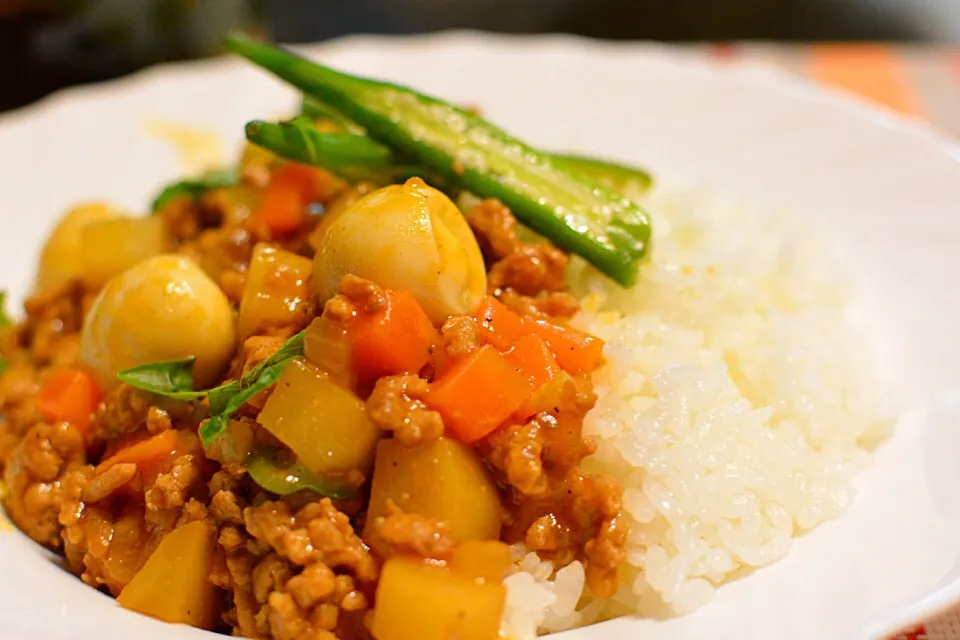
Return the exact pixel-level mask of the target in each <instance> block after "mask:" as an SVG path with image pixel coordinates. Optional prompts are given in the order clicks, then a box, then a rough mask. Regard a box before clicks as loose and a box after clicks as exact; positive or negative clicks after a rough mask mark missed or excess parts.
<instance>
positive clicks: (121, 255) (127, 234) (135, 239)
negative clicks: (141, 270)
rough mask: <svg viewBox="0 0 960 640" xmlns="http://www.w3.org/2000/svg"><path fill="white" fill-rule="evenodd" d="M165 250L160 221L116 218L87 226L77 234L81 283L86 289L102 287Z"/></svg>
mask: <svg viewBox="0 0 960 640" xmlns="http://www.w3.org/2000/svg"><path fill="white" fill-rule="evenodd" d="M166 248H167V234H166V229H165V228H164V223H163V219H162V218H160V217H150V218H118V219H116V220H103V221H100V222H94V223H91V224H88V225H87V226H86V227H84V228H83V231H82V232H81V234H80V259H81V260H82V262H83V279H84V280H85V281H86V282H87V283H88V284H90V285H93V286H96V287H99V286H102V285H103V284H105V283H106V282H107V280H109V279H110V278H112V277H114V276H115V275H117V274H119V273H122V272H124V271H126V270H127V269H129V268H130V267H132V266H133V265H135V264H137V263H138V262H142V261H143V260H146V259H147V258H152V257H153V256H157V255H160V254H161V253H163V252H164V250H166Z"/></svg>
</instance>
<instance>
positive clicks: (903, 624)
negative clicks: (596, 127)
mask: <svg viewBox="0 0 960 640" xmlns="http://www.w3.org/2000/svg"><path fill="white" fill-rule="evenodd" d="M451 46H458V47H467V48H470V47H474V48H476V47H492V48H501V47H505V46H506V47H510V48H512V49H516V48H518V47H529V48H531V49H536V50H541V51H542V50H543V49H547V48H557V49H568V50H576V51H578V52H586V54H587V55H602V56H610V55H622V54H623V53H625V52H626V53H629V54H630V55H638V56H644V57H647V58H650V57H653V58H657V60H658V62H660V63H663V64H665V65H669V66H673V67H677V68H693V69H710V70H712V71H714V72H716V71H718V70H719V71H721V72H723V73H731V74H734V75H743V76H744V77H746V78H747V79H750V80H752V81H755V82H761V83H762V84H763V85H764V87H765V88H766V89H768V90H770V91H775V92H778V93H781V94H787V95H789V96H790V97H791V98H794V99H798V100H802V101H805V102H812V103H818V104H821V105H825V106H826V107H828V108H831V109H835V110H836V109H839V110H842V111H845V112H847V113H848V114H849V116H850V117H856V118H858V119H861V120H868V121H870V122H871V123H872V124H873V125H874V126H876V127H878V128H881V129H884V130H887V131H893V132H896V133H897V134H898V135H908V136H911V137H913V138H915V139H916V140H918V141H921V142H923V143H924V144H926V145H928V146H929V147H930V148H931V149H932V150H933V151H935V152H938V153H941V154H942V155H944V156H946V158H948V159H949V161H951V162H953V163H956V164H958V165H960V141H958V140H956V139H954V138H952V137H950V136H949V135H947V134H945V133H943V132H941V131H939V130H937V129H935V128H934V127H932V126H931V125H929V124H927V123H926V122H924V121H921V120H916V119H911V118H908V117H905V116H903V115H901V114H898V113H896V112H894V111H892V110H889V109H887V108H885V107H883V106H881V105H878V104H876V103H873V102H871V101H869V100H867V99H864V98H860V97H858V96H854V95H851V94H848V93H845V92H843V91H841V90H838V89H834V88H832V87H825V86H823V85H819V84H816V83H814V82H813V81H811V80H808V79H805V78H803V77H800V76H798V75H793V74H790V73H788V72H786V71H783V70H781V69H778V68H776V67H775V66H773V65H771V64H767V63H762V62H758V61H755V60H751V59H749V58H743V59H740V58H738V59H734V60H733V61H718V60H710V59H708V58H707V57H706V56H705V55H704V53H703V51H702V50H700V51H698V50H696V49H693V48H691V47H689V46H684V45H673V44H664V43H656V42H648V41H642V42H636V41H600V40H595V39H591V38H586V37H582V36H575V35H569V34H538V35H517V34H494V33H487V32H481V31H475V30H463V29H458V30H447V31H441V32H437V33H432V34H425V35H369V34H359V35H351V36H345V37H341V38H336V39H331V40H328V41H324V42H319V43H307V44H302V43H301V44H294V45H291V48H292V49H293V50H295V51H298V52H301V53H304V54H307V55H309V56H311V57H318V56H322V55H324V54H326V53H329V52H331V51H335V50H337V49H341V48H342V49H361V48H366V47H374V48H381V47H390V48H397V47H402V48H404V49H407V50H411V49H432V48H436V47H451ZM239 66H243V63H242V62H240V61H237V60H235V59H233V58H231V57H229V56H227V55H219V56H215V57H212V58H208V59H202V60H193V61H181V62H169V63H163V64H158V65H153V66H150V67H147V68H145V69H142V70H139V71H136V72H134V73H131V74H128V75H125V76H122V77H120V78H116V79H112V80H108V81H105V82H101V83H95V84H87V85H80V86H74V87H69V88H65V89H60V90H57V91H55V92H53V93H51V94H49V95H47V96H44V97H43V98H41V99H39V100H37V101H35V102H33V103H31V104H28V105H25V106H23V107H19V108H17V109H13V110H11V111H9V112H6V113H4V114H0V128H6V127H9V126H23V123H24V121H29V120H31V119H34V118H36V117H38V116H40V115H42V114H43V113H44V112H45V111H53V110H57V109H59V108H61V107H62V106H63V105H66V104H69V103H71V102H74V101H78V100H79V101H89V100H102V99H109V97H110V95H111V94H113V93H126V92H130V91H136V90H137V87H138V85H140V84H149V83H151V82H154V81H155V80H156V79H159V78H162V77H168V76H171V75H176V74H183V73H187V74H189V73H210V72H214V71H216V70H218V69H225V68H229V67H239ZM958 602H960V581H956V582H953V583H950V584H947V585H944V586H942V587H940V588H939V589H937V590H936V591H935V592H933V593H931V594H929V595H928V596H926V597H923V598H921V599H919V600H917V601H915V602H913V603H912V604H910V605H908V606H906V607H903V608H902V609H901V610H899V611H897V612H896V613H894V614H891V615H890V616H888V617H886V618H884V619H881V620H877V621H875V622H873V623H871V624H870V625H868V626H867V627H865V628H864V629H863V630H862V631H861V633H860V635H859V637H860V638H862V639H863V640H868V639H869V640H877V639H879V638H883V637H886V636H888V635H889V634H891V633H896V632H897V631H899V630H901V629H904V628H908V627H910V626H912V625H915V624H917V623H919V622H921V621H923V620H925V619H929V618H930V617H932V616H935V615H937V614H939V613H942V612H944V611H945V610H947V609H949V608H951V607H953V606H956V605H957V603H958ZM616 622H617V620H613V621H609V622H605V623H600V624H599V625H591V627H588V628H593V629H601V628H604V627H606V626H607V625H612V624H616ZM560 637H567V636H560Z"/></svg>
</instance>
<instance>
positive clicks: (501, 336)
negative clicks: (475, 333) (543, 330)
mask: <svg viewBox="0 0 960 640" xmlns="http://www.w3.org/2000/svg"><path fill="white" fill-rule="evenodd" d="M473 317H474V318H475V319H476V320H477V325H479V327H480V331H479V334H480V338H481V339H482V340H483V341H484V342H487V343H489V344H492V345H493V346H495V347H496V348H497V349H500V350H501V351H502V350H504V349H509V348H510V347H512V346H513V344H514V343H515V342H516V341H517V340H519V339H520V337H521V336H523V335H524V334H527V333H529V331H528V330H527V329H526V327H524V326H523V319H522V318H521V317H520V316H519V315H517V314H516V313H514V312H513V311H511V310H510V309H508V308H507V306H506V305H504V304H503V303H502V302H500V301H499V300H497V299H496V298H494V297H493V296H487V298H486V299H485V300H484V301H483V304H482V305H480V309H478V310H477V312H476V313H475V314H474V316H473Z"/></svg>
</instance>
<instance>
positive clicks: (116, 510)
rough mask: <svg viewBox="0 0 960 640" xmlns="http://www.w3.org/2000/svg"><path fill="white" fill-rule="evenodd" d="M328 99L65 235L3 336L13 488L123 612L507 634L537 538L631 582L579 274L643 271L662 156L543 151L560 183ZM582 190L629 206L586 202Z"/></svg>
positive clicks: (339, 633)
mask: <svg viewBox="0 0 960 640" xmlns="http://www.w3.org/2000/svg"><path fill="white" fill-rule="evenodd" d="M234 45H235V46H236V47H240V46H244V42H243V41H241V40H237V41H236V42H235V43H234ZM248 45H249V43H248ZM249 46H253V45H249ZM241 52H242V51H241ZM248 57H249V56H248ZM281 75H282V74H281ZM284 77H286V76H284ZM344 77H346V76H344ZM287 79H288V80H289V79H290V78H289V77H287ZM337 90H338V91H340V92H341V94H343V95H346V96H347V98H351V99H353V100H354V101H355V102H356V103H359V102H361V101H362V99H364V98H363V95H360V94H362V92H360V91H358V92H356V94H357V95H360V97H359V98H358V97H356V96H351V95H348V94H349V91H345V90H344V89H343V88H342V87H339V88H337ZM389 90H390V91H394V92H399V91H401V89H399V88H396V87H392V86H390V87H389ZM384 91H387V89H384ZM317 93H318V95H319V97H320V98H324V99H325V100H326V101H328V102H332V103H336V102H337V101H336V99H335V98H336V96H335V95H334V94H333V93H331V94H326V93H324V92H322V91H318V92H317ZM337 95H340V94H337ZM411 95H414V96H417V97H418V99H419V94H412V93H411ZM315 97H316V96H311V97H310V98H309V99H308V100H307V101H305V103H304V110H303V113H302V114H301V115H300V116H298V118H296V119H295V120H294V121H290V122H287V123H280V124H270V123H251V125H250V126H248V129H247V136H248V139H250V140H251V141H253V142H251V143H248V144H247V146H246V147H245V149H244V151H243V154H242V157H241V158H240V159H239V162H238V165H237V167H233V168H228V169H226V170H223V171H219V172H211V173H210V174H207V175H205V176H201V177H197V178H191V179H189V180H185V181H182V182H179V183H177V184H175V185H171V187H170V188H168V189H166V190H164V192H163V193H162V194H161V195H160V197H158V198H157V200H156V202H155V203H154V207H153V208H154V211H153V213H152V215H148V216H131V215H129V214H127V213H125V212H123V211H120V210H118V209H116V208H114V207H112V206H110V205H108V204H105V203H98V202H93V203H86V204H83V205H81V206H78V207H77V208H74V209H73V210H71V211H69V212H68V213H67V214H66V215H65V216H64V217H63V218H62V219H61V220H60V221H59V223H58V224H57V225H56V226H55V228H54V229H53V230H52V232H51V235H50V236H49V238H48V240H47V242H46V245H45V247H44V250H43V253H42V255H41V257H40V264H39V269H38V273H37V279H36V287H35V290H34V292H33V293H32V295H31V296H30V297H29V298H28V299H27V300H26V302H25V305H24V309H25V317H24V318H23V320H22V321H20V322H18V323H14V324H12V325H10V326H9V327H7V328H6V329H4V330H3V331H2V334H0V335H2V344H0V353H2V356H3V359H4V367H5V370H4V372H3V374H2V377H0V406H2V412H3V418H4V420H3V422H2V423H0V468H2V471H3V476H2V477H3V481H4V484H5V498H4V506H5V508H6V511H7V513H8V514H9V516H10V517H11V518H12V520H13V521H14V522H15V524H16V525H17V526H18V527H19V528H20V529H21V530H22V531H23V532H24V533H26V534H27V535H28V536H30V537H31V538H32V539H34V540H36V541H37V542H39V543H40V544H43V545H45V546H47V547H49V548H50V549H53V550H56V551H58V552H59V553H62V555H63V556H64V558H65V560H66V564H67V566H68V567H69V569H70V570H71V571H72V572H73V573H75V574H76V575H77V576H79V577H80V579H82V580H83V581H84V582H85V583H87V584H88V585H90V586H92V587H94V588H96V589H99V590H101V591H103V592H106V593H109V594H110V595H112V596H114V597H116V598H117V600H118V601H119V603H120V605H122V606H123V607H126V608H129V609H132V610H135V611H139V612H142V613H145V614H147V615H150V616H153V617H155V618H159V619H161V620H165V621H168V622H176V623H186V624H190V625H193V626H197V627H201V628H204V629H209V630H214V631H219V632H223V633H228V634H234V635H239V636H245V637H250V638H276V639H293V638H315V639H318V640H319V639H324V640H332V639H334V638H340V639H341V640H358V639H362V638H371V637H372V638H376V639H377V640H400V639H414V638H416V639H417V640H442V639H447V638H457V639H460V640H491V639H493V638H496V637H498V633H499V625H500V618H501V616H502V614H503V609H504V603H505V590H504V586H503V584H502V580H503V578H504V577H505V576H506V575H507V573H508V571H509V570H510V568H511V566H512V565H513V564H514V562H516V558H515V557H512V556H511V553H512V551H511V545H513V546H514V548H516V547H517V545H522V548H523V549H525V550H527V551H535V552H537V553H538V554H539V555H540V557H541V558H543V559H546V560H549V561H551V562H552V563H553V565H554V566H555V567H557V568H560V567H564V566H567V565H569V564H570V563H573V562H579V563H580V564H581V565H582V567H583V569H584V571H585V581H586V585H587V589H588V592H589V594H590V595H591V596H592V597H594V598H606V597H609V596H611V595H613V594H614V592H615V591H616V589H617V583H618V568H619V567H620V565H621V563H622V562H623V561H624V559H625V556H626V551H625V547H626V543H627V536H628V526H627V520H626V518H625V517H624V516H623V514H622V506H621V502H622V490H621V487H620V485H619V484H618V482H617V481H615V480H614V479H613V478H611V477H609V476H607V475H604V474H602V473H591V472H589V471H587V470H585V469H584V467H583V465H582V464H581V463H582V461H583V460H584V458H585V457H587V456H589V455H590V454H591V453H593V451H594V449H595V445H594V443H593V442H592V440H591V439H590V438H588V437H584V435H583V434H582V425H583V420H584V416H585V415H586V414H587V412H588V411H589V410H590V409H591V408H592V407H593V406H594V403H595V400H596V396H595V394H594V391H593V388H592V384H591V373H592V372H593V371H594V370H596V369H597V368H598V367H600V366H601V365H602V364H603V362H604V355H603V342H602V341H601V340H600V339H598V338H596V337H594V336H591V335H589V334H587V333H585V332H583V331H580V330H578V329H575V328H572V327H571V326H569V320H570V319H571V318H572V317H573V316H574V315H575V314H576V313H577V311H578V305H579V302H578V299H577V298H576V297H574V296H573V295H571V294H570V293H569V292H568V290H567V288H566V284H565V271H566V269H567V266H568V261H569V259H570V256H569V253H570V252H575V253H579V254H580V255H582V256H584V257H585V258H586V259H587V260H588V261H591V262H593V263H594V264H596V265H597V267H598V269H600V270H602V271H604V272H606V273H608V275H610V277H611V278H614V279H616V280H618V281H621V282H623V283H624V284H629V281H632V279H633V278H634V277H635V272H636V264H637V260H638V259H639V258H640V256H641V254H642V250H643V248H644V247H643V240H644V239H645V237H646V236H645V235H644V234H648V233H649V231H648V229H646V226H645V218H644V217H642V215H638V216H636V217H635V219H633V220H632V221H629V224H628V223H627V222H623V221H624V220H627V214H629V213H630V211H629V210H628V209H629V208H630V207H632V206H633V205H632V204H630V203H627V202H626V200H625V199H624V198H623V197H622V196H618V195H616V192H615V191H614V190H613V189H614V188H615V186H616V184H615V183H616V179H624V178H625V177H630V176H631V175H632V176H633V177H634V178H636V179H637V180H642V179H643V177H642V175H641V174H640V173H639V172H636V173H632V174H631V173H630V171H631V170H629V169H628V168H624V167H618V166H615V165H605V164H604V163H602V162H600V161H594V160H590V159H578V158H572V157H569V156H560V155H555V156H551V155H549V154H546V153H543V154H541V153H539V152H536V153H535V152H533V151H530V154H531V156H530V157H529V158H526V159H524V160H523V162H526V163H527V164H529V170H530V171H531V172H533V171H536V172H539V173H538V174H537V175H538V176H539V177H541V178H543V179H544V186H542V187H536V184H535V181H534V180H532V179H530V176H527V178H525V179H524V181H523V182H524V184H520V183H519V182H515V181H513V180H512V178H513V177H514V175H513V174H510V175H505V173H504V172H503V171H500V173H498V174H497V179H496V180H494V181H492V182H491V181H490V180H489V176H490V175H491V172H493V171H494V170H495V169H496V166H493V168H490V169H489V170H488V171H486V172H484V171H482V170H480V169H479V168H478V167H477V166H475V165H471V164H470V162H471V156H470V155H463V156H459V155H457V154H456V153H455V152H450V153H447V154H446V155H443V153H439V152H438V153H435V154H433V155H431V154H430V153H418V149H420V147H423V148H427V149H429V150H431V151H436V149H438V148H439V149H440V150H441V151H443V150H444V147H443V145H442V144H441V142H442V141H439V142H438V141H437V140H435V139H434V140H431V139H430V138H429V136H424V135H422V134H423V132H422V130H421V132H420V134H419V135H418V136H416V140H414V142H413V143H411V144H408V143H407V142H404V140H406V139H401V138H402V137H398V136H399V134H397V136H394V135H391V134H390V133H389V131H387V130H386V129H385V127H386V124H383V123H387V124H389V122H388V120H389V121H390V122H393V123H394V124H395V125H396V123H397V121H398V120H397V119H396V118H394V119H392V120H390V119H382V120H383V123H381V124H382V125H383V126H381V128H379V129H378V128H377V127H378V126H379V125H378V124H377V123H378V122H380V121H378V120H377V119H376V118H375V117H373V116H370V117H367V118H366V119H364V113H367V112H371V111H372V109H373V108H372V107H370V106H369V104H368V105H367V106H365V107H362V108H361V107H357V108H356V109H354V110H353V111H350V105H349V104H346V103H344V104H334V107H337V109H335V108H333V107H330V106H329V104H326V103H324V102H322V101H320V100H316V101H314V98H315ZM341 97H342V96H341ZM347 98H344V100H346V99H347ZM383 100H384V101H385V102H384V104H387V103H389V102H390V100H394V102H393V103H389V104H388V107H389V108H391V109H395V108H400V109H401V111H402V110H403V109H406V111H405V113H406V114H407V115H406V116H405V117H406V118H408V119H415V118H416V117H418V116H419V115H421V114H419V113H416V112H415V105H414V106H410V105H409V104H405V103H404V102H403V101H404V98H403V96H400V97H399V98H398V97H397V96H393V97H392V98H391V97H389V96H387V97H385V98H383ZM424 100H425V98H424ZM397 101H399V103H398V102H397ZM368 102H369V101H368ZM350 104H354V103H350ZM397 104H401V107H402V108H401V107H397V106H396V105H397ZM437 104H442V103H437ZM428 106H430V108H432V109H434V110H435V109H436V105H435V104H434V103H433V102H431V103H429V104H428ZM364 109H366V111H364ZM450 109H451V110H452V111H451V112H450V113H455V114H456V115H457V116H458V117H460V116H462V117H464V118H467V119H468V123H469V124H470V126H471V127H473V131H485V130H483V129H481V128H479V127H482V126H486V125H485V123H483V121H482V120H481V119H480V118H479V116H477V115H476V114H474V113H471V112H468V111H463V110H459V109H454V108H453V107H450ZM341 110H342V111H346V112H349V114H348V115H349V117H350V121H346V118H345V117H344V116H343V114H342V113H341ZM424 113H426V111H424ZM368 115H369V114H368ZM424 117H425V116H424ZM447 119H448V120H449V118H447ZM354 121H356V122H354ZM357 122H359V123H360V124H357ZM419 126H420V127H421V129H423V128H428V127H429V126H432V123H426V124H424V123H423V122H420V123H419ZM411 130H412V129H411ZM491 130H492V127H491ZM461 132H462V131H461ZM368 134H369V135H368ZM325 136H326V137H325ZM336 136H339V138H336V139H335V137H336ZM411 139H412V138H411ZM338 140H339V141H341V142H342V141H343V140H347V142H350V143H351V144H356V145H358V146H357V147H356V149H357V152H356V154H354V155H353V156H350V154H349V153H341V155H339V156H338V155H337V153H338V149H339V150H340V151H343V146H342V145H341V147H336V144H334V143H335V142H337V141H338ZM501 142H503V141H501ZM508 142H509V141H508ZM254 143H255V144H254ZM325 144H327V145H328V146H327V147H324V146H323V145H325ZM485 144H486V143H485ZM363 145H367V146H366V147H363ZM417 145H420V147H418V146H417ZM318 149H319V151H318ZM324 149H326V150H327V151H329V153H327V154H326V155H324V153H322V152H323V151H324ZM381 150H383V151H382V152H381ZM421 151H422V149H421ZM501 151H502V149H501V150H497V149H492V150H490V151H489V153H488V155H487V157H486V158H485V160H484V162H485V163H487V164H488V165H496V162H499V161H501V160H503V159H504V158H507V159H508V160H509V154H508V153H506V152H503V153H501ZM368 152H369V153H368ZM364 153H367V155H363V154H364ZM377 153H381V157H380V158H379V159H377V158H376V157H375V156H376V154H377ZM383 153H387V154H388V155H387V156H383V155H382V154H383ZM524 153H526V152H524ZM391 154H392V155H391ZM321 156H322V157H321ZM357 158H360V160H358V159H357ZM528 161H529V162H528ZM504 162H506V161H505V160H504ZM578 162H579V163H581V164H579V165H577V163H578ZM571 163H572V164H571ZM444 169H447V170H446V171H444ZM595 170H596V171H600V172H601V174H596V175H592V174H591V173H590V172H591V171H595ZM603 171H606V173H605V174H604V173H603ZM551 172H555V174H556V175H561V174H562V176H563V178H562V179H563V180H564V181H567V183H565V185H564V184H561V185H559V186H557V185H556V182H555V180H553V179H552V178H551ZM521 177H522V176H521ZM534 177H537V176H534ZM461 178H462V183H458V182H457V180H458V179H461ZM484 180H487V182H484ZM531 184H533V185H534V186H533V187H530V185H531ZM491 185H492V186H491ZM584 185H585V186H584ZM574 187H576V188H574ZM580 187H583V188H584V189H586V191H585V193H587V194H588V195H589V197H591V198H600V199H603V198H606V199H608V200H609V202H610V203H613V205H611V206H607V204H605V203H604V202H600V203H599V205H598V204H597V203H596V202H588V203H587V205H588V206H587V207H586V209H585V211H587V213H588V214H591V215H593V214H596V215H594V217H593V218H592V219H591V223H590V224H587V225H584V224H582V220H581V221H578V220H576V219H574V218H573V216H574V214H576V211H575V208H576V207H574V206H571V205H570V203H568V202H564V201H563V198H564V197H567V198H568V199H569V198H573V197H574V196H576V193H577V191H576V189H579V188H580ZM536 188H542V189H543V192H542V193H543V194H545V195H546V196H548V197H549V196H550V193H549V190H550V189H553V188H556V189H557V190H558V193H559V192H560V191H563V193H561V194H559V195H557V196H556V199H557V200H558V202H559V204H558V205H557V206H556V207H554V212H555V213H556V214H557V215H555V216H554V217H552V218H549V219H548V216H545V215H544V211H545V210H546V208H548V207H544V200H545V199H548V198H544V197H540V195H541V194H540V193H539V192H537V191H536ZM498 189H499V190H498ZM531 189H533V191H531ZM564 189H566V190H565V191H564ZM491 194H492V195H495V196H498V197H485V196H489V195H491ZM571 194H572V195H571ZM511 198H512V200H511ZM505 203H510V205H511V206H508V204H505ZM517 203H520V204H517ZM601 205H602V206H601ZM614 205H615V206H614ZM550 206H552V205H550ZM538 207H539V209H538ZM616 207H620V208H621V209H616ZM611 211H612V213H611ZM515 213H516V217H515ZM638 213H640V214H642V212H638ZM621 214H622V215H621ZM604 216H606V217H604ZM618 216H619V218H618ZM517 218H523V219H524V221H525V222H526V225H527V226H530V227H532V228H534V229H535V230H536V231H538V232H539V235H535V234H533V233H530V232H529V231H528V230H526V229H521V227H520V226H519V225H518V222H517ZM618 222H623V224H618ZM591 225H593V226H591ZM597 225H600V226H599V227H598V226H597ZM603 225H606V227H603ZM560 226H562V227H563V230H561V231H559V232H558V231H557V229H558V228H559V227H560ZM598 228H599V229H600V231H599V232H598V231H597V229H598ZM631 234H632V238H633V240H634V241H635V242H634V245H633V246H632V247H627V248H624V247H626V246H627V245H628V244H629V243H630V238H631ZM547 239H550V240H553V242H552V243H551V242H550V241H548V240H547ZM560 247H562V248H560Z"/></svg>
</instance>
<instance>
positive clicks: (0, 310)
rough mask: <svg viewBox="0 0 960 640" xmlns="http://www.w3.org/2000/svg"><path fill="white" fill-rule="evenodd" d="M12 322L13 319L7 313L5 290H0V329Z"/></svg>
mask: <svg viewBox="0 0 960 640" xmlns="http://www.w3.org/2000/svg"><path fill="white" fill-rule="evenodd" d="M12 324H13V319H12V318H11V317H10V314H8V313H7V292H6V291H0V329H3V328H4V327H9V326H10V325H12Z"/></svg>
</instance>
